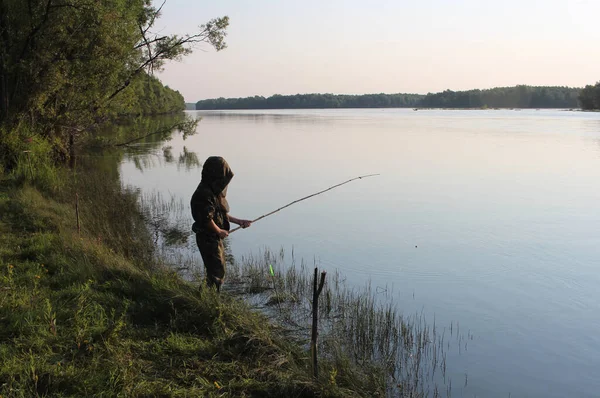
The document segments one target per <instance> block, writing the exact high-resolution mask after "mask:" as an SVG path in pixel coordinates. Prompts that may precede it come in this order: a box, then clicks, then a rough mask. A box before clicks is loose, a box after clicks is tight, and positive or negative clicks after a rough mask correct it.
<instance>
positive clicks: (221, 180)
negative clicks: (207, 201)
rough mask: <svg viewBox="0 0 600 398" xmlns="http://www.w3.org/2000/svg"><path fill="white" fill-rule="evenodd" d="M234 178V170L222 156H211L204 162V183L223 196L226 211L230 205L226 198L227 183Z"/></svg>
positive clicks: (222, 204) (216, 193)
mask: <svg viewBox="0 0 600 398" xmlns="http://www.w3.org/2000/svg"><path fill="white" fill-rule="evenodd" d="M232 178H233V171H231V168H230V167H229V165H228V164H227V162H226V161H225V159H223V158H222V157H220V156H211V157H209V158H208V159H206V161H205V162H204V165H203V166H202V181H201V182H200V183H201V184H202V185H204V186H207V187H209V188H210V190H211V191H212V192H213V193H214V194H215V195H217V196H218V197H220V198H221V206H222V207H223V209H225V210H226V211H229V206H228V204H227V201H226V200H225V196H226V195H227V185H229V182H231V179H232Z"/></svg>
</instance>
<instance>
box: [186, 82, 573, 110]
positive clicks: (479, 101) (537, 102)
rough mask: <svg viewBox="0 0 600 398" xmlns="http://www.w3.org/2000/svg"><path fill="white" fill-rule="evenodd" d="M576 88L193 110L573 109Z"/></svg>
mask: <svg viewBox="0 0 600 398" xmlns="http://www.w3.org/2000/svg"><path fill="white" fill-rule="evenodd" d="M578 94H579V89H576V88H568V87H532V86H516V87H499V88H493V89H490V90H470V91H451V90H446V91H443V92H440V93H435V94H433V93H429V94H427V95H420V94H364V95H334V94H296V95H273V96H271V97H268V98H265V97H260V96H255V97H247V98H216V99H207V100H201V101H198V102H197V103H196V109H199V110H210V109H305V108H414V107H418V108H484V107H490V108H576V107H577V106H578V104H577V96H578Z"/></svg>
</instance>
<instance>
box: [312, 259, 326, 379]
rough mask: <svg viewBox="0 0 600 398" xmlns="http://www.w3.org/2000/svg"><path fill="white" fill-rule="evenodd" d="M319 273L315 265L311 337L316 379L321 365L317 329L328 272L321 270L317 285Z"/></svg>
mask: <svg viewBox="0 0 600 398" xmlns="http://www.w3.org/2000/svg"><path fill="white" fill-rule="evenodd" d="M318 275H319V269H318V268H317V267H315V278H314V279H313V321H312V334H311V339H310V353H311V356H312V367H313V377H314V378H315V379H318V378H319V367H318V363H317V335H318V333H317V330H318V322H319V296H320V295H321V291H322V290H323V285H324V284H325V276H326V275H327V272H325V271H323V272H321V280H320V281H319V284H318V286H317V280H318Z"/></svg>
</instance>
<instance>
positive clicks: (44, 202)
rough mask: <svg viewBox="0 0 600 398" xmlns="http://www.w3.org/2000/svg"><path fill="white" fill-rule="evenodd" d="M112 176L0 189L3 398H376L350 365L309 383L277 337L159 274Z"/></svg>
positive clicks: (222, 300) (379, 386)
mask: <svg viewBox="0 0 600 398" xmlns="http://www.w3.org/2000/svg"><path fill="white" fill-rule="evenodd" d="M115 164H116V162H115ZM115 168H116V165H112V166H110V167H108V168H107V167H104V166H101V165H96V167H95V170H96V171H97V172H96V173H89V174H75V173H73V172H69V171H65V170H62V171H57V173H58V177H59V178H58V179H57V180H55V181H54V182H53V183H52V184H40V185H38V186H37V187H36V186H32V185H30V184H29V183H28V182H27V181H26V178H22V179H20V180H19V179H17V180H18V182H15V180H13V179H8V178H4V179H2V180H1V181H0V281H1V284H0V396H1V397H3V398H4V397H82V396H90V397H91V396H94V397H196V396H223V397H227V396H236V397H237V396H242V397H243V396H248V397H250V396H257V397H258V396H260V397H269V396H272V397H280V396H290V397H312V396H331V397H338V396H339V397H347V396H383V395H385V380H382V379H381V378H380V377H378V375H379V373H377V372H375V371H373V372H370V369H369V368H365V369H358V368H357V367H355V366H352V364H350V363H348V364H343V363H341V362H336V361H334V360H327V359H326V360H323V361H322V364H321V366H322V368H323V371H322V372H321V374H322V375H323V376H322V379H320V380H317V381H315V380H313V379H312V378H311V377H310V376H309V375H310V368H309V354H308V352H307V350H306V349H305V348H304V347H302V346H301V345H299V344H298V343H297V342H296V341H295V340H294V339H293V338H290V337H286V334H285V330H283V329H282V328H280V327H277V326H276V325H274V324H272V323H270V322H269V321H268V319H267V318H266V316H265V315H262V314H260V313H257V312H256V311H252V310H251V309H250V307H249V305H247V304H246V303H244V302H243V301H242V300H239V299H237V298H235V297H234V296H232V295H228V294H222V295H221V296H217V295H216V294H215V293H214V292H213V291H212V290H210V289H206V288H198V283H192V282H189V281H186V280H184V279H182V278H181V277H180V276H179V275H178V274H177V273H176V272H175V271H174V270H173V269H170V268H167V267H165V266H164V264H162V263H161V261H160V260H159V259H158V257H157V256H156V255H155V251H156V248H155V246H154V243H153V236H152V233H150V232H149V231H148V229H147V225H146V220H145V217H144V215H143V214H142V213H141V212H140V211H139V207H138V200H139V193H137V192H135V191H128V190H123V189H122V188H121V186H120V182H119V181H118V173H116V172H115ZM35 177H36V178H37V177H38V176H37V175H36V176H35ZM34 181H35V179H34ZM56 181H60V183H56ZM40 187H42V188H40ZM75 193H78V195H79V198H80V201H79V204H80V211H81V226H82V230H81V234H78V233H77V228H76V223H75V210H74V197H75Z"/></svg>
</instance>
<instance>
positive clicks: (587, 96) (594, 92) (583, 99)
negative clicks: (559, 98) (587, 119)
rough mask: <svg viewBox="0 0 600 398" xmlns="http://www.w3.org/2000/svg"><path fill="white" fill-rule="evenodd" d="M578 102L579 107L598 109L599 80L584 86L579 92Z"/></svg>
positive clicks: (599, 105)
mask: <svg viewBox="0 0 600 398" xmlns="http://www.w3.org/2000/svg"><path fill="white" fill-rule="evenodd" d="M579 103H580V104H581V109H585V110H594V109H600V82H598V83H596V84H595V85H594V86H592V85H587V86H585V87H584V88H583V90H581V93H580V94H579Z"/></svg>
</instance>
